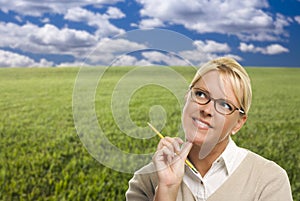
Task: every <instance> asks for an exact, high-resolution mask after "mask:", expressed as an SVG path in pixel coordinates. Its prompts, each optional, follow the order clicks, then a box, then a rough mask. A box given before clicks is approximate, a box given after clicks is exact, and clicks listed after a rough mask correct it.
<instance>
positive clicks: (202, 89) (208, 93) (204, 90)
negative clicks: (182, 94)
mask: <svg viewBox="0 0 300 201" xmlns="http://www.w3.org/2000/svg"><path fill="white" fill-rule="evenodd" d="M193 88H194V89H198V90H201V91H203V92H204V93H206V94H207V95H208V96H209V97H210V98H212V96H211V93H210V92H209V91H208V90H207V89H204V88H199V87H193ZM222 93H223V92H222ZM214 99H221V100H225V101H229V102H230V103H232V104H234V103H233V101H232V100H230V99H228V98H214Z"/></svg>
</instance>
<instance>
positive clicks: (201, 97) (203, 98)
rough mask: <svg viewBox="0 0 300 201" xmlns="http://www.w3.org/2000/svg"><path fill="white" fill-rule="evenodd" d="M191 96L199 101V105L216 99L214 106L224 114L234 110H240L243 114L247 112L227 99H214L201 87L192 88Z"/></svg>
mask: <svg viewBox="0 0 300 201" xmlns="http://www.w3.org/2000/svg"><path fill="white" fill-rule="evenodd" d="M191 97H192V100H193V101H195V102H196V103H198V104H199V105H206V104H208V103H209V102H210V101H211V100H213V101H214V107H215V109H216V111H217V112H219V113H220V114H223V115H230V114H232V113H233V112H234V111H236V110H238V111H239V112H240V113H241V114H245V112H244V110H243V109H239V108H238V107H236V106H235V105H234V104H233V103H231V102H230V101H229V100H226V99H214V98H212V97H210V95H209V94H208V93H207V92H205V91H203V90H202V89H199V88H192V89H191Z"/></svg>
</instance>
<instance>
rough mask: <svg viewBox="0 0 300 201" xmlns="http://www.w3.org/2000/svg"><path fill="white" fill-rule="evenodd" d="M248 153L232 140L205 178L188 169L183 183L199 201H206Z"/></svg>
mask: <svg viewBox="0 0 300 201" xmlns="http://www.w3.org/2000/svg"><path fill="white" fill-rule="evenodd" d="M247 153H248V151H247V150H246V149H243V148H240V147H238V146H237V145H236V144H235V143H234V141H233V140H232V139H231V138H230V139H229V143H228V145H227V147H226V149H225V150H224V152H223V153H222V154H221V155H220V157H219V158H217V159H216V160H215V161H214V162H213V164H212V166H211V168H210V169H209V170H208V172H207V173H206V174H205V176H204V177H203V178H202V176H201V175H200V174H199V173H198V174H196V173H194V172H193V171H192V170H191V169H189V168H186V169H185V174H184V177H183V182H184V183H185V184H186V185H187V186H188V188H189V189H190V190H191V192H192V193H193V195H194V196H195V198H196V200H197V201H204V200H207V198H208V197H209V196H210V195H212V194H213V193H214V192H215V191H216V190H217V189H218V188H219V187H220V186H221V185H222V184H223V183H224V182H225V181H226V180H227V179H228V178H229V176H230V175H231V174H232V173H233V172H234V170H235V169H236V168H237V167H238V166H239V165H240V163H241V162H242V161H243V159H244V158H245V157H246V155H247Z"/></svg>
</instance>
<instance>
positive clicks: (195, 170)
mask: <svg viewBox="0 0 300 201" xmlns="http://www.w3.org/2000/svg"><path fill="white" fill-rule="evenodd" d="M147 124H148V125H149V126H150V128H151V129H152V130H153V131H154V132H155V133H156V134H157V135H158V136H159V137H160V138H161V139H163V138H164V136H163V135H162V134H161V133H160V132H159V131H158V130H157V129H156V128H154V126H152V125H151V124H150V123H149V122H147ZM185 164H186V165H187V166H189V167H190V168H191V170H193V171H194V172H195V173H196V174H198V171H197V169H196V168H195V167H194V165H193V164H192V163H191V162H190V161H189V160H188V159H186V160H185Z"/></svg>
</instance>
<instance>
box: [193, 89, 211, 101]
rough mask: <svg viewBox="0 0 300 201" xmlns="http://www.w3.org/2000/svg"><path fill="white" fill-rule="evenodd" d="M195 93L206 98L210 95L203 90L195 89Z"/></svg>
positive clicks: (198, 96)
mask: <svg viewBox="0 0 300 201" xmlns="http://www.w3.org/2000/svg"><path fill="white" fill-rule="evenodd" d="M194 93H195V96H196V97H197V98H203V99H206V98H207V97H208V96H207V94H206V93H205V92H204V91H201V90H195V91H194Z"/></svg>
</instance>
